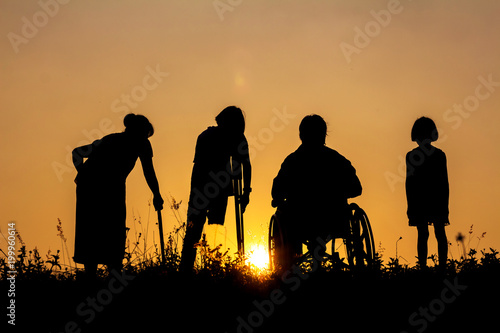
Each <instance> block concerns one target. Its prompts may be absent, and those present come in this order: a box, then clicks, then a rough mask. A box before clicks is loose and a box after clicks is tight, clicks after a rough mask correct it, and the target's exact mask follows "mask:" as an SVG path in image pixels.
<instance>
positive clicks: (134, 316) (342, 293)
mask: <svg viewBox="0 0 500 333" xmlns="http://www.w3.org/2000/svg"><path fill="white" fill-rule="evenodd" d="M170 244H172V242H170ZM200 247H201V249H200V252H201V253H202V256H201V259H200V262H199V263H198V269H197V271H196V272H195V273H194V274H192V275H189V276H186V275H183V274H180V273H179V272H178V269H177V268H178V263H179V257H178V253H177V251H173V250H172V247H169V248H168V251H167V262H166V263H165V264H160V263H159V261H158V257H157V256H154V255H153V256H150V257H149V258H148V259H147V260H144V261H140V262H138V263H135V264H129V265H127V266H126V267H125V269H124V271H123V272H121V273H119V272H112V273H107V272H106V271H105V269H102V270H101V271H100V274H99V275H100V276H99V278H98V280H97V281H95V282H93V283H90V282H89V281H87V280H86V278H85V276H84V273H83V272H82V271H80V270H74V269H73V270H69V269H68V270H66V269H60V268H61V267H60V263H59V260H60V258H59V257H58V255H59V254H56V255H55V257H54V255H52V256H46V258H47V259H46V260H45V259H42V257H41V256H40V255H39V254H38V252H37V251H36V250H35V251H31V252H28V253H26V250H25V248H24V247H23V248H21V250H19V255H18V258H17V259H18V260H17V261H16V264H15V266H16V271H17V275H16V278H15V297H13V298H14V299H15V305H16V308H15V323H16V325H15V328H16V329H17V330H18V331H19V330H20V329H23V330H22V331H24V332H27V331H28V329H29V330H30V331H34V332H195V331H200V332H245V333H250V332H302V331H303V332H323V331H324V332H335V331H339V332H370V331H376V332H469V331H472V330H473V331H475V332H486V331H489V330H491V329H492V328H494V327H497V322H498V315H499V313H500V311H499V309H500V305H499V304H500V303H499V300H500V287H499V281H500V258H499V255H498V252H496V251H495V250H493V249H490V250H488V251H482V252H481V254H480V255H478V253H476V251H475V250H470V251H469V253H468V254H467V255H466V256H465V257H462V258H461V259H460V260H449V262H448V266H447V269H446V270H445V271H440V270H438V269H437V268H436V267H430V268H429V269H428V270H426V271H422V270H420V269H419V268H418V267H408V266H403V265H401V264H400V263H399V262H398V261H397V260H395V259H393V258H391V259H390V261H389V263H387V264H383V262H382V260H381V258H378V260H377V263H376V267H375V268H373V269H371V270H359V271H350V270H348V269H345V268H342V269H340V268H339V269H337V268H335V267H332V266H328V265H327V266H320V265H315V266H313V267H312V269H311V267H308V268H306V267H301V268H299V267H297V266H295V267H293V268H291V269H289V270H285V271H283V272H281V273H280V274H277V273H276V272H274V273H269V272H257V271H255V270H253V269H251V268H250V267H248V266H246V265H245V264H244V262H243V261H242V260H241V259H239V258H237V257H236V258H231V257H229V256H228V254H227V253H225V254H224V253H221V252H219V250H218V249H209V248H208V247H207V246H206V244H203V243H202V244H200ZM0 265H1V266H2V267H1V269H2V281H1V290H2V293H3V294H5V293H7V292H8V290H9V288H10V286H11V282H12V280H8V279H7V278H8V277H9V274H8V271H9V267H8V265H7V261H6V260H5V259H0ZM7 305H8V304H7ZM3 308H4V309H6V308H5V307H3ZM4 312H5V313H8V310H4ZM2 317H3V318H4V319H3V321H4V323H5V322H7V320H9V317H6V316H5V315H2ZM4 323H2V325H3V324H4ZM8 326H9V327H10V328H13V326H12V325H8Z"/></svg>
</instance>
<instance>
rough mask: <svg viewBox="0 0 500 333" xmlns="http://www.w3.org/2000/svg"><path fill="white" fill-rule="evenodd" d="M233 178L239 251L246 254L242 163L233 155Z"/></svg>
mask: <svg viewBox="0 0 500 333" xmlns="http://www.w3.org/2000/svg"><path fill="white" fill-rule="evenodd" d="M231 180H232V183H233V194H234V211H235V213H236V238H237V241H238V252H239V254H240V255H241V256H243V255H244V254H245V232H244V230H245V229H244V228H243V210H242V208H241V199H242V197H243V187H242V184H241V183H242V173H241V164H240V163H239V162H238V161H236V160H235V159H234V158H233V157H231Z"/></svg>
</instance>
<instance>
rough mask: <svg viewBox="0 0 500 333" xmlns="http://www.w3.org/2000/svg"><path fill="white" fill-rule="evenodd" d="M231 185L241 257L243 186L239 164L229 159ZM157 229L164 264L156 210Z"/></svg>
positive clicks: (163, 252)
mask: <svg viewBox="0 0 500 333" xmlns="http://www.w3.org/2000/svg"><path fill="white" fill-rule="evenodd" d="M230 163H231V183H232V186H233V195H234V211H235V213H236V239H237V242H238V253H239V254H240V255H241V256H243V255H244V254H245V233H244V228H243V208H242V204H241V201H242V198H243V186H242V178H243V177H242V172H241V164H240V163H239V162H237V161H235V160H234V159H233V157H231V160H230ZM158 228H159V229H160V230H159V231H160V247H161V260H162V263H163V264H164V263H165V262H166V257H165V241H164V239H163V220H162V216H161V210H158Z"/></svg>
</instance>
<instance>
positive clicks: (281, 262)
mask: <svg viewBox="0 0 500 333" xmlns="http://www.w3.org/2000/svg"><path fill="white" fill-rule="evenodd" d="M288 243H289V242H288V239H287V236H286V232H285V230H284V229H283V227H282V225H281V223H280V219H279V218H278V216H277V214H274V215H273V216H272V217H271V221H270V222H269V242H268V246H269V266H270V269H271V270H278V269H280V268H283V267H288V266H289V265H290V264H291V258H292V254H291V248H290V246H289V245H288Z"/></svg>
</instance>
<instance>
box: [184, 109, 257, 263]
mask: <svg viewBox="0 0 500 333" xmlns="http://www.w3.org/2000/svg"><path fill="white" fill-rule="evenodd" d="M215 121H216V123H217V126H210V127H208V128H207V129H206V130H205V131H203V132H202V133H201V134H200V135H199V136H198V140H197V142H196V149H195V155H194V161H193V162H194V165H193V172H192V176H191V193H190V196H189V203H188V214H187V227H186V235H185V237H184V243H183V247H182V257H181V265H180V269H181V270H182V271H184V272H188V271H190V270H191V269H192V267H193V264H194V260H195V257H196V248H195V244H196V243H198V242H199V241H200V238H201V234H202V231H203V226H204V224H205V222H206V220H207V219H208V224H220V225H222V224H224V218H225V214H226V208H227V201H228V196H231V195H232V194H233V188H232V182H231V160H232V163H233V164H235V165H239V166H240V167H239V168H238V169H239V171H240V175H239V176H242V177H243V198H242V207H241V208H242V212H244V211H245V208H246V206H247V205H248V203H249V201H250V192H251V191H252V189H251V187H250V183H251V177H252V167H251V164H250V158H249V153H248V142H247V139H246V138H245V135H244V132H245V117H244V115H243V112H242V110H241V109H240V108H238V107H235V106H228V107H226V108H225V109H224V110H222V111H221V112H220V113H219V114H218V115H217V117H215Z"/></svg>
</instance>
